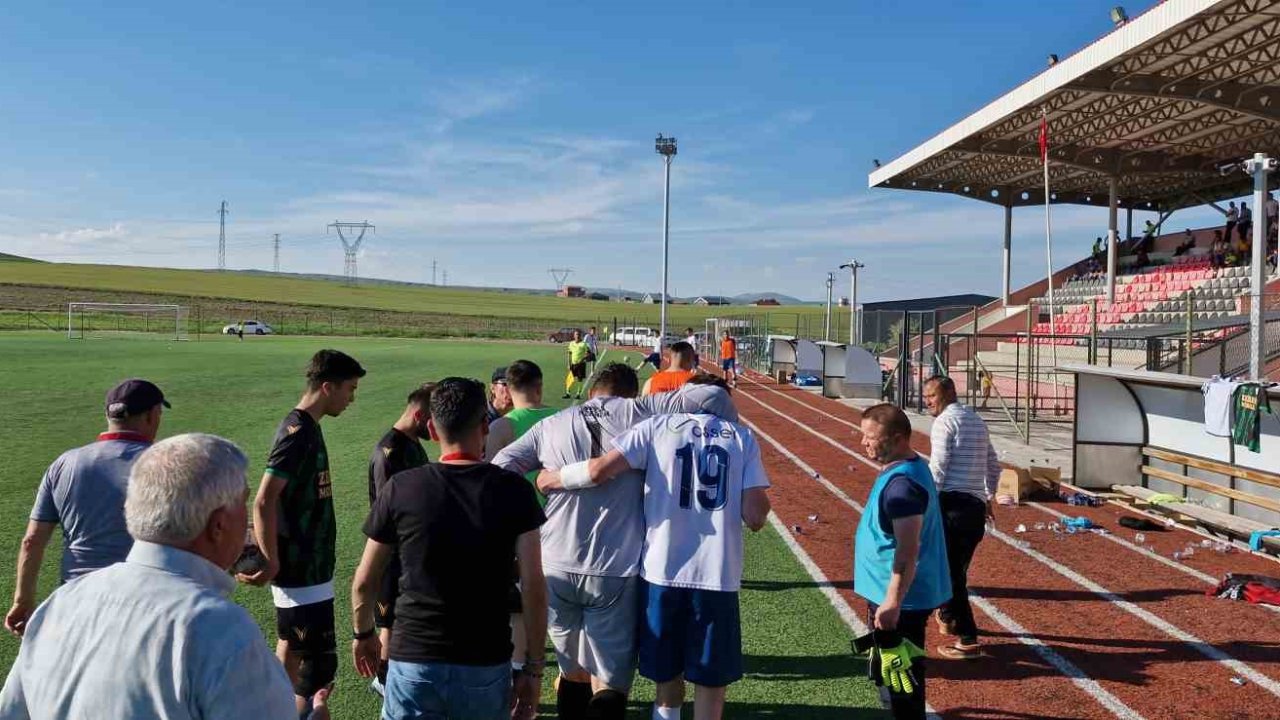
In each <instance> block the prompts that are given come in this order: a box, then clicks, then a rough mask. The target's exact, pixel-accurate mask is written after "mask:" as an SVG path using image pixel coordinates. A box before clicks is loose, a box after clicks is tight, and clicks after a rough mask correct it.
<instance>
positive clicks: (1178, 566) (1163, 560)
mask: <svg viewBox="0 0 1280 720" xmlns="http://www.w3.org/2000/svg"><path fill="white" fill-rule="evenodd" d="M751 382H752V383H754V384H756V385H759V386H760V387H761V388H762V389H764V390H767V391H769V392H771V393H773V394H775V395H781V396H782V397H784V398H786V399H788V400H790V401H792V402H794V403H797V404H799V405H803V406H805V407H806V408H808V409H810V410H812V411H814V412H816V413H818V414H820V415H825V416H826V417H829V418H831V419H832V420H835V421H837V422H840V423H843V424H844V425H848V426H849V427H853V428H855V429H856V428H857V426H856V425H854V424H853V423H851V422H848V421H846V420H843V419H841V418H838V417H836V416H834V415H831V414H830V413H826V412H823V411H822V410H819V409H818V408H815V407H813V406H812V405H810V404H809V403H806V402H804V401H802V400H797V399H795V398H793V397H791V394H790V393H784V392H779V391H777V390H774V389H772V388H770V387H768V386H766V385H764V384H762V383H759V382H756V381H755V380H751ZM744 397H747V398H749V399H751V400H754V401H755V402H757V403H760V401H759V400H756V399H755V398H753V397H751V396H750V395H745V394H744ZM760 405H761V406H762V407H765V408H766V409H768V410H770V411H771V412H774V414H776V415H779V416H781V417H787V416H786V415H784V414H783V413H780V412H777V411H775V410H773V408H771V407H769V406H767V405H764V403H760ZM802 427H804V429H805V430H806V431H808V432H810V433H811V434H813V435H816V436H818V437H820V438H821V439H823V440H825V441H826V442H828V443H832V441H831V440H830V439H829V438H828V437H827V436H825V435H820V434H818V433H817V432H815V431H813V430H810V429H809V428H808V427H807V426H802ZM832 444H835V443H832ZM837 447H841V446H839V445H837ZM920 456H921V457H923V458H925V459H926V460H927V459H928V458H929V456H928V455H925V454H924V453H920ZM860 459H861V458H860ZM873 467H874V466H873ZM876 469H879V468H876ZM1027 505H1029V506H1031V507H1033V508H1035V509H1037V510H1040V511H1041V512H1044V513H1048V514H1049V515H1053V516H1055V517H1057V518H1060V519H1065V518H1067V517H1069V516H1068V515H1066V514H1064V513H1061V512H1058V511H1057V510H1054V509H1053V508H1050V507H1047V506H1045V505H1043V504H1041V503H1036V502H1031V503H1027ZM1102 537H1104V538H1106V539H1107V540H1110V541H1111V542H1113V543H1116V544H1117V545H1120V546H1122V547H1126V548H1128V549H1130V550H1132V551H1134V552H1136V553H1138V554H1140V555H1143V556H1145V557H1147V558H1149V559H1151V560H1155V561H1156V562H1158V563H1160V564H1161V565H1165V566H1167V567H1170V568H1173V569H1174V570H1177V571H1179V572H1182V573H1185V574H1187V575H1190V576H1191V577H1193V578H1196V579H1197V580H1200V581H1201V582H1204V583H1206V584H1208V585H1212V586H1217V584H1218V579H1217V578H1215V577H1213V576H1212V575H1209V574H1207V573H1203V572H1200V571H1199V570H1196V569H1195V568H1193V567H1189V566H1187V565H1184V564H1182V563H1179V562H1174V561H1173V560H1170V559H1169V558H1167V557H1165V556H1163V555H1161V554H1159V553H1157V552H1153V551H1151V550H1149V549H1147V548H1145V547H1142V546H1141V545H1138V544H1137V543H1133V542H1130V541H1128V540H1125V539H1124V538H1123V537H1120V536H1119V535H1116V534H1114V533H1109V534H1107V535H1103V536H1102ZM1259 607H1262V608H1266V609H1267V610H1269V611H1271V612H1275V613H1280V606H1275V605H1259Z"/></svg>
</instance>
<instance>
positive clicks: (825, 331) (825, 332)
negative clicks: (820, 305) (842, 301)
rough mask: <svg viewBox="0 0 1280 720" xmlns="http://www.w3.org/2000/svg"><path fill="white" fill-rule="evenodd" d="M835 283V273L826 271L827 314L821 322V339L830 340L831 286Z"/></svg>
mask: <svg viewBox="0 0 1280 720" xmlns="http://www.w3.org/2000/svg"><path fill="white" fill-rule="evenodd" d="M835 284H836V274H835V273H833V272H829V273H827V315H826V317H825V318H824V319H823V322H822V339H823V340H825V341H827V342H831V286H832V285H835Z"/></svg>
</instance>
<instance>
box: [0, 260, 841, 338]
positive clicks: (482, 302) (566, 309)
mask: <svg viewBox="0 0 1280 720" xmlns="http://www.w3.org/2000/svg"><path fill="white" fill-rule="evenodd" d="M0 283H9V284H15V285H35V286H48V287H59V288H84V289H97V290H103V291H116V292H137V293H156V294H161V295H169V296H179V297H207V298H219V299H225V300H240V301H251V302H272V303H279V302H287V303H290V304H293V305H300V306H301V305H308V306H331V307H343V308H368V309H372V310H396V311H406V312H430V313H447V314H451V315H475V316H489V317H500V318H501V317H519V318H535V319H545V320H551V321H554V322H565V323H572V322H596V321H597V320H598V319H599V318H607V317H614V316H617V317H619V318H622V317H626V318H629V319H632V321H634V322H644V323H656V322H657V321H658V313H659V308H658V306H657V305H644V304H641V303H612V302H603V301H597V300H586V299H581V298H558V297H552V296H547V295H532V294H528V293H518V292H501V291H497V290H491V291H481V290H463V289H453V288H447V287H446V288H439V287H428V286H420V285H419V286H399V285H381V284H368V285H360V286H357V287H349V286H346V285H342V284H340V283H338V282H333V281H327V280H318V279H308V278H298V277H289V276H282V277H273V276H270V275H249V274H242V273H234V272H230V273H218V272H215V271H209V270H172V269H162V268H144V267H126V266H120V265H80V264H72V263H32V262H0ZM139 302H143V301H139ZM765 312H773V313H775V314H778V315H780V316H781V315H786V316H787V318H788V322H793V321H794V320H793V318H794V317H795V316H796V315H800V316H802V317H816V318H818V321H819V322H821V317H822V314H823V308H822V307H820V306H816V305H789V306H785V307H776V308H754V307H747V306H740V305H735V306H730V307H700V306H691V305H672V306H670V308H669V322H670V323H671V325H672V326H677V327H683V326H685V325H692V326H694V327H696V328H698V329H699V330H700V329H702V326H703V320H704V319H706V318H708V317H717V316H724V315H734V316H746V315H763V314H764V313H765ZM783 325H784V323H782V321H781V319H779V326H780V327H782V326H783Z"/></svg>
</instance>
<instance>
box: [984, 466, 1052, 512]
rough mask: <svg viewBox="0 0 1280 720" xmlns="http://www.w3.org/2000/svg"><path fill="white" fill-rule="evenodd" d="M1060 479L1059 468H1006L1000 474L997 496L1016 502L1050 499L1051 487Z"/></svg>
mask: <svg viewBox="0 0 1280 720" xmlns="http://www.w3.org/2000/svg"><path fill="white" fill-rule="evenodd" d="M1061 479H1062V470H1061V469H1059V468H1050V467H1040V466H1032V467H1030V468H1020V467H1006V468H1005V469H1004V470H1002V471H1001V472H1000V482H999V485H998V486H997V488H996V494H997V495H1008V496H1009V497H1012V498H1013V499H1014V500H1016V501H1018V502H1020V503H1021V502H1026V501H1028V500H1034V499H1036V498H1038V497H1039V498H1045V497H1051V496H1052V494H1053V492H1052V491H1053V487H1054V485H1056V484H1057V483H1058V482H1059V481H1060V480H1061Z"/></svg>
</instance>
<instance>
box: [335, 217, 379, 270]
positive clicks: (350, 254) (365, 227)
mask: <svg viewBox="0 0 1280 720" xmlns="http://www.w3.org/2000/svg"><path fill="white" fill-rule="evenodd" d="M329 227H330V228H331V229H336V230H337V231H338V239H339V240H341V241H342V249H343V250H345V251H346V255H347V257H346V260H345V261H344V264H343V266H342V274H343V276H344V277H346V279H347V283H348V284H351V285H355V284H356V277H357V275H358V273H357V272H356V253H358V252H359V251H360V245H361V243H363V242H364V234H365V233H366V232H368V231H370V230H373V229H374V226H373V225H370V224H369V221H368V220H365V221H364V222H343V221H341V220H335V221H334V222H332V223H330V224H329ZM343 230H348V231H354V230H359V231H360V234H359V235H357V236H356V239H355V240H348V239H347V236H346V234H345V233H343Z"/></svg>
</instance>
